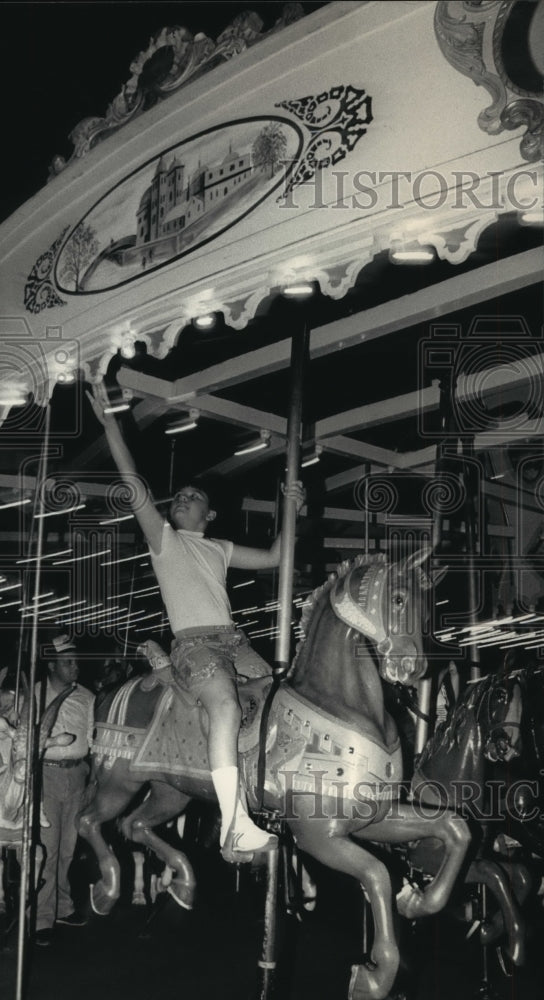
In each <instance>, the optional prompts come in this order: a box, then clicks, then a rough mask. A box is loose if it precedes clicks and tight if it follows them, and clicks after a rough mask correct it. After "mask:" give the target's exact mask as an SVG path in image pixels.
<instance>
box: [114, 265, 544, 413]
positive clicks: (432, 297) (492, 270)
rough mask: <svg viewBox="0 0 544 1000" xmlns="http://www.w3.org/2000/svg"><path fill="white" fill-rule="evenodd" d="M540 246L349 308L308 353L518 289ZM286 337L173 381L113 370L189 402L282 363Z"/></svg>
mask: <svg viewBox="0 0 544 1000" xmlns="http://www.w3.org/2000/svg"><path fill="white" fill-rule="evenodd" d="M541 277H542V257H541V251H540V249H535V250H527V251H525V252H524V253H519V254H515V255H513V256H511V257H507V258H505V259H504V260H499V261H497V262H495V263H493V264H486V265H484V266H483V267H479V268H475V269H474V270H473V271H468V272H467V273H466V274H461V275H456V276H454V277H452V278H449V279H448V280H447V281H441V282H438V283H437V284H435V285H430V286H429V287H428V288H424V289H422V290H420V291H417V292H413V293H412V294H410V295H403V296H401V297H400V298H398V299H393V300H392V301H390V302H385V303H383V304H382V305H379V306H375V307H374V308H372V309H367V310H366V311H365V312H360V313H355V314H354V315H353V316H347V317H345V318H343V319H341V320H336V321H335V322H333V323H328V324H326V325H325V326H321V327H317V328H316V329H315V330H312V334H311V338H310V357H311V358H319V357H324V356H326V355H327V354H330V353H331V352H334V351H340V350H345V349H347V348H349V347H354V346H356V345H357V344H360V343H362V342H363V341H364V342H368V341H370V340H374V339H376V338H378V337H383V336H387V334H390V333H395V332H397V331H399V330H404V329H408V328H410V327H411V326H414V325H415V324H418V323H424V322H431V321H435V322H436V321H437V320H438V319H439V318H440V317H441V316H444V315H447V314H448V313H451V312H454V311H455V312H457V311H458V310H460V309H466V308H467V307H469V306H473V305H479V304H481V303H483V302H486V301H489V300H490V299H493V298H496V297H497V296H498V295H506V294H508V292H512V291H518V290H519V289H520V288H525V287H526V286H527V285H531V284H535V283H536V282H540V280H541ZM290 348H291V341H290V340H289V339H286V340H281V341H279V342H278V343H276V344H271V345H269V346H268V347H262V348H260V349H259V350H257V351H248V352H247V353H246V354H242V355H240V356H238V357H237V358H232V359H231V360H230V361H224V362H221V364H218V365H213V366H211V367H210V368H206V369H204V370H203V371H200V372H193V373H192V374H191V375H186V376H184V377H183V378H180V379H176V380H175V381H174V382H168V381H166V380H165V381H163V380H161V379H157V378H155V377H154V376H144V375H143V373H140V372H134V371H132V370H131V369H128V368H121V370H120V372H119V374H118V381H119V383H120V385H123V386H125V387H127V388H131V389H134V391H135V392H137V393H138V392H140V394H142V395H148V394H151V395H155V396H158V397H159V398H163V399H164V400H165V401H167V402H170V403H182V402H191V403H192V405H196V404H195V402H194V400H195V397H197V396H198V394H199V393H209V392H217V391H219V390H220V389H225V388H227V387H229V386H234V385H239V384H240V383H241V382H246V381H247V380H248V379H253V378H257V377H260V378H262V377H263V376H264V375H269V374H271V373H273V372H277V371H280V370H281V369H283V368H287V367H288V366H289V363H290V357H291V353H290Z"/></svg>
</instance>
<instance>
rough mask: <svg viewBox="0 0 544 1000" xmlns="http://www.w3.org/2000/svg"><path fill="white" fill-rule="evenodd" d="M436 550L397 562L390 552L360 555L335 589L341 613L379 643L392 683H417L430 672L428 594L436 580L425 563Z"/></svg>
mask: <svg viewBox="0 0 544 1000" xmlns="http://www.w3.org/2000/svg"><path fill="white" fill-rule="evenodd" d="M430 554H431V549H430V548H424V549H419V550H418V551H417V552H414V553H413V554H412V555H410V556H408V557H407V558H406V559H403V560H401V562H398V563H392V564H390V563H388V562H387V560H386V558H385V556H384V555H379V556H370V557H368V556H359V557H357V559H355V561H354V563H353V564H351V568H348V570H347V571H346V572H345V573H341V574H340V576H339V578H338V580H337V582H336V584H335V586H334V587H333V589H332V591H331V603H332V606H333V608H334V610H335V612H336V614H337V615H338V617H339V618H341V619H342V621H344V622H345V623H346V624H347V625H351V626H352V627H353V628H355V629H357V631H358V632H361V633H362V634H363V635H365V636H367V638H369V639H370V640H371V641H372V642H373V644H374V645H375V647H376V649H377V651H378V654H379V657H380V667H379V669H380V674H381V676H382V677H383V678H384V680H387V681H389V682H391V683H396V682H400V683H401V684H412V683H413V682H414V681H416V680H418V679H419V678H420V677H421V676H422V675H423V674H424V673H425V670H426V666H427V661H426V659H425V656H424V653H423V642H422V620H423V592H424V591H425V590H427V589H429V587H430V586H432V583H431V580H430V578H429V577H428V576H427V575H426V574H425V573H424V572H423V570H422V569H421V567H422V564H423V563H424V562H425V561H426V560H427V559H428V558H429V556H430Z"/></svg>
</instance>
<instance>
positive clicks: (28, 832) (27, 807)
mask: <svg viewBox="0 0 544 1000" xmlns="http://www.w3.org/2000/svg"><path fill="white" fill-rule="evenodd" d="M50 425H51V405H50V403H47V408H46V413H45V428H44V437H43V443H42V454H41V459H40V469H39V473H38V476H37V481H36V489H37V490H38V491H39V492H38V498H37V499H38V503H37V504H35V507H36V506H37V507H38V509H39V512H40V513H41V514H43V512H44V511H43V506H44V503H43V487H44V484H45V479H46V472H47V456H48V450H49V429H50ZM43 525H44V518H43V517H40V518H39V525H38V536H37V547H36V573H35V576H34V600H33V606H34V607H33V612H32V633H31V640H30V672H29V678H28V692H27V697H28V699H29V706H28V730H27V734H26V767H25V783H24V806H23V843H22V850H21V888H20V893H19V925H18V929H17V972H16V981H15V1000H22V997H23V989H24V982H23V980H24V965H25V943H26V941H25V914H26V898H27V892H28V893H29V894H30V880H31V878H33V877H34V873H33V872H31V846H32V843H31V840H32V826H33V811H34V808H33V807H34V780H33V778H34V774H33V771H34V767H33V765H34V757H35V746H36V740H35V735H36V734H35V723H36V713H35V701H34V689H35V686H36V666H37V659H38V600H37V598H38V595H39V593H40V582H41V572H42V553H43V533H44V527H43Z"/></svg>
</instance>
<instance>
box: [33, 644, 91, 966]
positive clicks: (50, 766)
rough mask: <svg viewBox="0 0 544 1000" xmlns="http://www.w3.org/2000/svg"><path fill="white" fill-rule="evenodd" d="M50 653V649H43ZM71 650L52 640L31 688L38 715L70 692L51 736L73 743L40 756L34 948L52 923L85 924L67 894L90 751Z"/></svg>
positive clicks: (87, 704) (87, 713) (83, 696)
mask: <svg viewBox="0 0 544 1000" xmlns="http://www.w3.org/2000/svg"><path fill="white" fill-rule="evenodd" d="M48 652H49V651H48ZM74 653H75V646H74V644H73V643H72V642H71V640H70V638H69V637H68V636H67V635H62V636H58V637H57V638H55V639H53V645H52V647H50V655H47V657H46V662H47V677H46V679H45V680H44V681H42V682H40V683H38V684H37V685H36V703H37V706H38V713H39V715H41V714H43V712H44V710H45V709H46V708H47V706H48V705H49V704H50V702H52V701H53V699H54V698H56V697H57V695H59V694H61V692H63V691H65V690H66V689H67V688H71V689H72V690H71V692H70V694H69V695H68V697H67V698H65V700H64V701H63V702H62V704H61V706H60V709H59V713H58V715H57V719H56V722H55V725H54V727H53V731H52V735H53V736H55V735H56V734H57V733H71V734H72V735H73V736H74V737H75V739H74V741H73V742H72V743H71V744H70V745H69V746H67V747H51V748H49V749H48V750H46V752H45V756H44V761H43V763H44V766H43V778H42V797H43V807H44V811H45V815H46V816H47V819H48V821H49V823H50V826H49V827H48V828H45V829H44V828H42V831H41V839H42V844H43V847H44V848H45V861H44V865H43V869H42V872H41V878H42V885H41V888H40V890H39V892H38V900H37V917H36V944H38V945H41V946H42V947H43V946H47V945H49V944H51V938H52V934H53V927H54V925H55V923H57V924H66V925H68V926H72V927H80V926H82V925H83V924H84V923H85V920H84V919H82V918H81V917H79V916H78V914H77V913H76V911H75V907H74V903H73V900H72V896H71V892H70V883H69V880H68V869H69V867H70V864H71V862H72V858H73V855H74V850H75V846H76V841H77V827H76V816H77V814H78V813H79V812H80V810H81V808H82V805H83V795H84V791H85V785H86V782H87V776H88V773H89V768H88V766H87V763H86V760H85V758H86V757H87V754H88V753H89V747H90V741H91V738H92V731H93V725H94V711H93V706H94V696H93V695H92V694H91V692H90V691H88V690H87V688H85V687H82V686H81V685H80V684H78V683H77V678H78V675H79V668H78V665H77V661H76V658H75V655H74Z"/></svg>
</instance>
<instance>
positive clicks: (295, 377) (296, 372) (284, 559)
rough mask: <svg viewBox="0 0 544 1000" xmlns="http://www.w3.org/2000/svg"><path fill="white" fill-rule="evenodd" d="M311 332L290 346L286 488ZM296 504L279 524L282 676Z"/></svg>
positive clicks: (297, 440)
mask: <svg viewBox="0 0 544 1000" xmlns="http://www.w3.org/2000/svg"><path fill="white" fill-rule="evenodd" d="M309 343H310V330H309V326H308V323H307V322H306V320H304V322H303V325H302V329H301V330H295V332H294V333H293V338H292V342H291V391H290V406H289V415H288V418H287V466H286V475H285V485H286V487H287V488H288V487H289V486H291V485H293V483H295V482H296V481H297V479H298V478H299V469H300V454H301V443H302V392H303V383H304V374H305V369H306V360H307V357H308V346H309ZM296 518H297V511H296V502H295V500H292V499H289V498H288V497H287V496H286V497H285V500H284V503H283V516H282V522H281V556H280V573H279V583H278V603H279V610H278V619H277V622H278V636H277V639H276V652H275V661H276V663H275V673H276V675H277V676H279V677H281V676H284V675H285V674H286V673H287V671H288V669H289V654H290V645H291V615H292V612H293V571H294V565H295V528H296Z"/></svg>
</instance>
